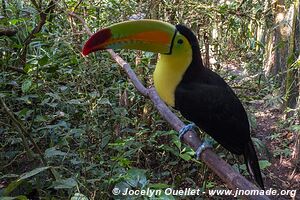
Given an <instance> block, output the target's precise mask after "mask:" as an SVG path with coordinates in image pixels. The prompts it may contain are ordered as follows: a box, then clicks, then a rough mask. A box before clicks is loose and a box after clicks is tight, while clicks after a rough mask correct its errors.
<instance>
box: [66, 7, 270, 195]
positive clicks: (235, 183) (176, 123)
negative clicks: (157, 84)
mask: <svg viewBox="0 0 300 200" xmlns="http://www.w3.org/2000/svg"><path fill="white" fill-rule="evenodd" d="M69 15H70V16H72V17H74V18H77V19H78V20H79V21H80V22H81V23H82V25H83V27H84V28H85V30H86V32H87V33H88V34H89V35H90V36H91V35H92V32H91V31H90V29H89V28H88V26H87V25H86V23H85V21H84V19H83V18H81V17H80V16H78V15H76V14H75V13H73V12H71V13H69ZM107 51H108V52H109V53H110V54H111V56H112V58H113V59H114V60H115V61H116V62H117V63H118V64H119V65H120V66H121V67H122V69H123V70H125V72H126V73H127V75H128V77H129V78H130V80H131V81H132V83H133V84H134V86H135V88H136V89H137V90H138V91H139V92H140V93H141V94H143V95H144V96H147V97H149V98H150V99H151V101H152V102H153V104H154V106H155V107H156V109H157V110H158V111H159V113H160V114H161V116H162V117H163V118H164V119H165V120H166V121H167V122H168V123H169V124H170V125H171V126H172V127H173V128H174V129H175V130H176V131H179V130H180V129H181V128H182V127H184V125H185V124H184V123H183V122H182V121H181V120H180V119H179V118H178V117H177V116H176V115H175V114H174V113H173V112H172V111H171V110H170V109H169V108H168V107H167V106H166V104H165V103H164V102H163V101H162V100H161V99H160V98H159V96H158V94H157V92H156V91H155V89H154V88H150V89H147V88H145V87H144V86H143V85H142V83H141V82H140V81H139V79H138V78H137V76H136V75H135V73H134V72H133V70H132V69H131V68H130V65H129V64H128V63H127V62H126V61H124V60H123V59H122V58H121V57H120V56H118V55H117V54H116V53H115V52H114V51H113V50H107ZM183 141H184V142H185V143H186V144H187V145H189V146H190V147H191V148H193V149H194V150H196V149H197V148H198V147H199V145H200V144H201V143H202V142H201V140H200V139H199V136H198V135H197V134H196V133H195V132H193V131H189V132H187V133H186V134H185V135H184V137H183ZM201 160H202V161H203V162H204V163H205V164H206V165H207V166H208V167H209V168H210V169H211V170H212V171H213V172H214V173H216V174H217V175H218V176H219V177H220V178H221V179H222V180H223V181H224V182H225V183H226V184H227V185H228V187H229V188H231V189H232V190H236V189H239V190H259V189H258V187H257V186H255V185H254V184H253V183H251V182H250V181H248V180H247V179H246V178H245V177H243V176H242V175H241V174H239V173H238V172H236V171H235V170H234V169H233V168H232V167H231V166H230V165H229V164H228V163H226V162H225V161H224V160H223V159H221V158H219V157H218V156H217V155H216V154H215V153H214V152H213V151H212V150H211V149H206V150H204V151H203V152H202V154H201ZM242 198H243V199H250V200H258V199H263V200H268V199H269V198H268V197H267V196H242Z"/></svg>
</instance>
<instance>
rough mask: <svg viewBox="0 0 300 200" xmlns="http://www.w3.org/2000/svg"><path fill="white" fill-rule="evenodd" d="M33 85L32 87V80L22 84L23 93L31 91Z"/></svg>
mask: <svg viewBox="0 0 300 200" xmlns="http://www.w3.org/2000/svg"><path fill="white" fill-rule="evenodd" d="M31 85H32V80H31V79H27V80H25V81H24V82H23V83H22V87H21V88H22V92H23V93H26V92H28V91H29V90H30V88H31Z"/></svg>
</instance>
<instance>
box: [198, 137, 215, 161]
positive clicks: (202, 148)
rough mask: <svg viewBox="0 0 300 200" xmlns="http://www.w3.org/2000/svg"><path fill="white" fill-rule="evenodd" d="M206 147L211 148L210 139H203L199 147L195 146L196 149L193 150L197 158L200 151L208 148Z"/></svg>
mask: <svg viewBox="0 0 300 200" xmlns="http://www.w3.org/2000/svg"><path fill="white" fill-rule="evenodd" d="M208 148H212V144H211V141H210V140H204V141H203V142H202V143H201V144H200V145H199V147H198V148H197V150H196V152H195V154H196V158H197V160H199V159H200V156H201V153H202V152H203V151H204V150H205V149H208Z"/></svg>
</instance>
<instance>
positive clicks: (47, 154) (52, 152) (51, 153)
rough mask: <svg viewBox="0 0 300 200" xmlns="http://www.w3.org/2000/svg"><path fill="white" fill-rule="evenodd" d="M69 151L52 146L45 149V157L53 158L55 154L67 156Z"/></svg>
mask: <svg viewBox="0 0 300 200" xmlns="http://www.w3.org/2000/svg"><path fill="white" fill-rule="evenodd" d="M67 154H68V153H66V152H63V151H60V150H57V149H56V148H55V147H51V148H48V149H46V151H45V157H46V158H51V157H54V156H66V155H67Z"/></svg>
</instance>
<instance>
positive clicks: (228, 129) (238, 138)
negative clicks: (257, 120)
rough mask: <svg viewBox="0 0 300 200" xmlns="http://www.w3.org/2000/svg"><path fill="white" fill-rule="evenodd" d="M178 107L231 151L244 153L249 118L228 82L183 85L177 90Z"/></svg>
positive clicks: (247, 140)
mask: <svg viewBox="0 0 300 200" xmlns="http://www.w3.org/2000/svg"><path fill="white" fill-rule="evenodd" d="M222 81H223V80H222ZM175 108H176V109H177V110H179V111H180V112H181V114H182V115H183V116H184V117H185V118H186V119H188V120H190V121H192V122H194V123H195V124H196V125H197V126H198V127H199V128H200V129H201V130H203V131H205V132H206V133H207V134H209V135H211V136H212V137H213V138H214V139H215V140H216V141H217V142H218V143H220V144H221V145H222V146H223V147H225V148H226V149H228V150H229V151H231V152H232V153H235V154H239V155H240V154H242V153H243V152H244V148H245V145H246V144H247V143H248V142H249V140H250V131H249V123H248V118H247V115H246V112H245V110H244V108H243V106H242V104H241V102H240V101H239V99H238V98H237V97H236V95H235V94H234V93H233V91H232V90H231V88H230V87H229V86H228V85H227V84H226V83H225V82H224V84H222V85H210V84H203V83H189V84H180V85H179V86H178V87H177V88H176V91H175Z"/></svg>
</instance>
